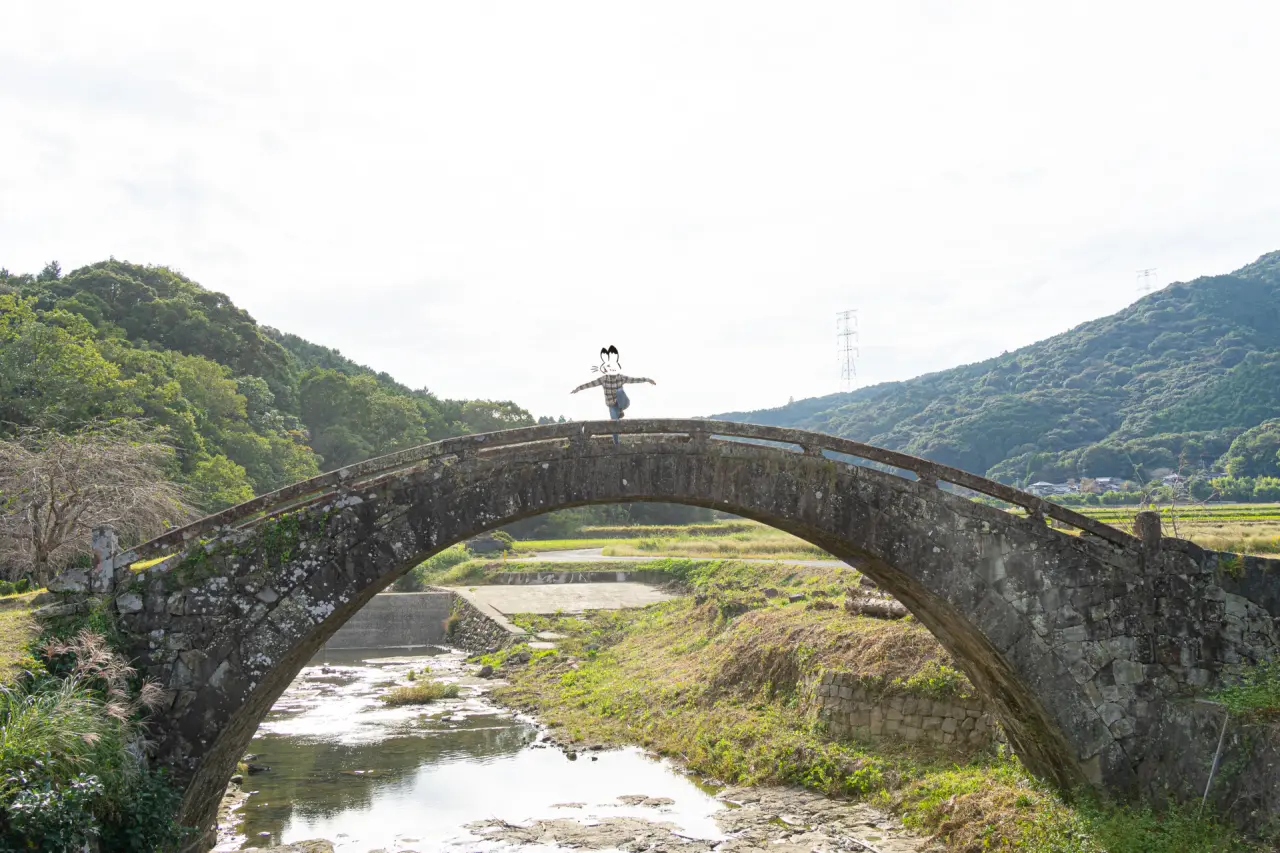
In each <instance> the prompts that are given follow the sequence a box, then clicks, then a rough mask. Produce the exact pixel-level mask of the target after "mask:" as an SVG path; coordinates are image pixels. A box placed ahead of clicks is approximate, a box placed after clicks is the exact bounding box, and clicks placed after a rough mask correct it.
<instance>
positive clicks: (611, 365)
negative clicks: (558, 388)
mask: <svg viewBox="0 0 1280 853" xmlns="http://www.w3.org/2000/svg"><path fill="white" fill-rule="evenodd" d="M591 371H592V372H593V373H599V374H600V378H599V379H593V380H591V381H590V382H585V383H583V384H582V385H579V386H578V387H577V388H574V389H573V390H572V391H570V392H569V393H570V394H577V393H578V392H579V391H582V390H584V389H586V388H594V387H595V386H597V385H600V386H603V387H604V402H605V404H606V405H607V406H608V407H609V417H610V419H612V420H615V421H616V420H621V419H622V417H623V416H624V415H625V413H626V410H627V407H628V406H630V405H631V400H630V399H629V398H628V397H627V392H626V391H623V390H622V386H623V385H634V384H637V383H640V382H648V383H649V384H650V385H657V384H658V383H657V382H654V381H653V380H652V379H646V378H645V377H643V376H639V377H636V376H623V375H622V359H620V358H619V357H618V348H617V347H615V346H611V347H609V348H608V349H601V350H600V365H599V366H598V367H596V366H593V367H592V368H591ZM613 443H614V444H618V443H619V441H618V434H617V433H616V432H615V433H614V434H613Z"/></svg>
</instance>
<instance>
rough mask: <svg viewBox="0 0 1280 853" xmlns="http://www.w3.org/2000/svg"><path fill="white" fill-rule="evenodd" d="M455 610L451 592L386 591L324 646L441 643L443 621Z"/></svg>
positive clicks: (374, 647) (404, 645)
mask: <svg viewBox="0 0 1280 853" xmlns="http://www.w3.org/2000/svg"><path fill="white" fill-rule="evenodd" d="M452 610H453V593H452V592H447V591H432V592H384V593H382V594H380V595H375V596H374V597H373V600H372V601H370V602H369V603H368V604H366V605H365V606H364V607H362V608H360V610H359V612H357V613H356V615H354V616H352V617H351V619H349V620H348V621H347V623H346V624H345V625H343V626H342V627H341V628H339V629H338V631H337V633H336V634H334V635H333V636H332V637H330V638H329V642H328V643H326V644H325V647H326V648H329V649H394V648H402V647H410V646H438V645H442V644H443V643H444V642H445V627H444V623H445V620H446V619H448V618H449V614H450V613H451V612H452Z"/></svg>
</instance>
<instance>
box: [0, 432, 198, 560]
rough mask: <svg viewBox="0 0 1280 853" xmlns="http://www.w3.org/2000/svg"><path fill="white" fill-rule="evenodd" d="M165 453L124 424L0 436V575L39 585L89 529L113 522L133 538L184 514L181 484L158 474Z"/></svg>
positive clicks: (83, 543) (84, 541)
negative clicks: (25, 576) (26, 578)
mask: <svg viewBox="0 0 1280 853" xmlns="http://www.w3.org/2000/svg"><path fill="white" fill-rule="evenodd" d="M172 455H173V450H172V449H171V448H169V447H167V446H165V445H164V444H162V443H160V442H159V441H158V440H156V437H155V436H154V435H150V434H148V433H146V432H145V431H143V430H141V429H139V428H138V427H137V426H133V425H128V424H92V425H90V426H88V427H86V428H84V429H82V430H80V431H79V432H76V433H74V434H70V435H66V434H62V433H58V432H51V431H41V430H23V431H20V432H18V434H17V435H16V436H15V437H14V438H12V439H9V440H0V573H4V574H6V575H8V576H9V577H17V576H19V575H23V574H32V575H34V579H35V581H36V583H38V584H44V583H47V582H48V581H49V580H50V576H51V575H52V573H53V572H55V571H56V570H58V569H60V568H61V567H62V566H64V565H66V564H67V563H68V562H70V561H72V560H74V559H75V558H77V557H79V556H82V555H86V554H88V553H89V552H90V536H91V533H92V530H93V528H95V527H99V526H101V525H103V524H108V523H109V524H112V525H114V526H115V527H116V529H117V531H118V532H119V533H120V536H121V538H122V539H123V540H124V541H125V542H129V541H134V542H137V541H143V540H145V539H147V538H150V537H151V536H154V535H155V534H157V533H159V532H161V531H162V530H164V528H165V527H166V526H168V525H172V524H177V523H180V522H182V521H184V520H185V519H187V518H189V517H190V515H191V511H190V510H189V509H188V507H187V505H186V503H185V502H184V500H183V497H182V491H181V489H180V488H179V487H178V486H177V485H176V484H174V483H171V482H169V480H168V479H167V477H166V476H165V466H166V464H167V463H168V462H169V460H170V459H171V458H172Z"/></svg>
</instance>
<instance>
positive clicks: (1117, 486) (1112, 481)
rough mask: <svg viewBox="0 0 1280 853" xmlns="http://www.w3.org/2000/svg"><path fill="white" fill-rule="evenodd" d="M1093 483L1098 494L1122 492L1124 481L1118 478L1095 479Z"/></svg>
mask: <svg viewBox="0 0 1280 853" xmlns="http://www.w3.org/2000/svg"><path fill="white" fill-rule="evenodd" d="M1093 483H1094V485H1095V486H1097V487H1098V491H1099V492H1100V493H1106V492H1122V491H1124V480H1122V479H1120V478H1119V477H1095V478H1094V480H1093Z"/></svg>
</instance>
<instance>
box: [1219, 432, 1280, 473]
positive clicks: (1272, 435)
mask: <svg viewBox="0 0 1280 853" xmlns="http://www.w3.org/2000/svg"><path fill="white" fill-rule="evenodd" d="M1278 454H1280V420H1270V421H1264V422H1263V423H1261V424H1258V425H1257V426H1256V427H1253V428H1252V429H1247V430H1245V431H1244V432H1242V433H1240V435H1239V436H1237V437H1236V440H1235V441H1233V442H1231V447H1230V448H1229V449H1228V450H1227V452H1226V454H1224V455H1223V457H1222V460H1221V464H1222V466H1223V467H1224V468H1225V469H1226V471H1227V473H1228V474H1230V475H1231V476H1232V477H1277V476H1280V455H1278Z"/></svg>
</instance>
